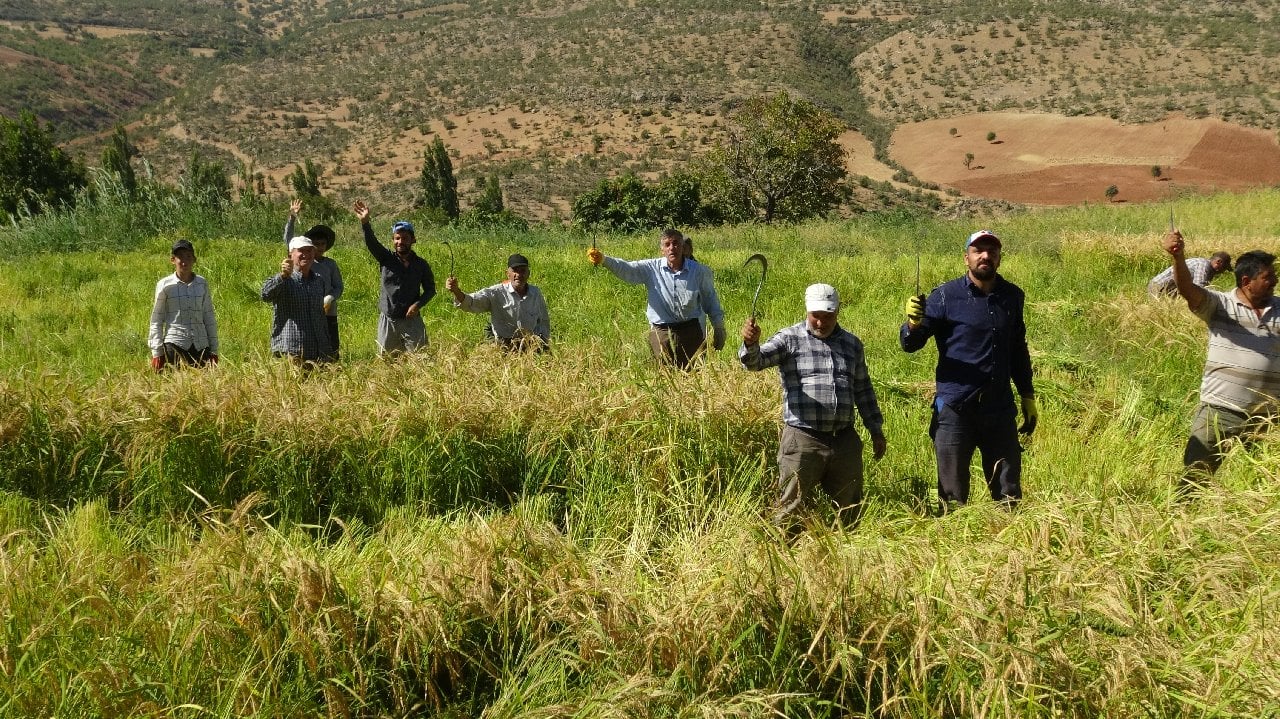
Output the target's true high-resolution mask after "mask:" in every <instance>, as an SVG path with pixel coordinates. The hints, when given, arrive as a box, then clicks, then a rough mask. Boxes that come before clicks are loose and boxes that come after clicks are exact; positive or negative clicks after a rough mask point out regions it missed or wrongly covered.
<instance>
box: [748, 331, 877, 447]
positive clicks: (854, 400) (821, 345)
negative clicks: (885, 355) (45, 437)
mask: <svg viewBox="0 0 1280 719" xmlns="http://www.w3.org/2000/svg"><path fill="white" fill-rule="evenodd" d="M738 361H739V362H741V363H742V366H743V367H745V368H747V369H749V370H752V371H756V370H762V369H765V368H767V367H777V368H778V375H779V379H780V380H781V382H782V421H783V422H784V423H786V424H789V425H791V426H793V427H800V428H803V429H809V430H813V431H815V432H827V433H834V432H839V431H841V430H844V429H848V428H850V427H852V426H853V412H854V409H857V411H858V414H859V415H860V416H861V417H862V424H863V425H864V426H866V428H867V431H868V432H870V433H871V436H873V437H879V436H883V435H884V416H883V415H882V414H881V413H880V404H879V403H878V402H877V401H876V391H875V389H874V388H873V387H872V386H871V375H870V373H869V372H868V371H867V361H866V354H865V352H864V350H863V346H862V340H860V339H858V337H857V336H856V335H854V334H853V333H852V332H849V331H848V330H846V329H844V328H843V327H840V326H838V325H837V326H836V328H835V330H834V331H832V333H831V334H830V335H828V336H827V337H826V338H825V339H824V338H819V337H816V336H814V334H813V333H812V332H810V331H809V327H808V325H807V324H806V323H804V322H801V323H799V324H795V325H792V326H790V327H786V328H783V329H781V330H779V331H778V333H777V334H775V335H774V336H773V337H770V338H769V339H768V340H767V341H765V342H764V343H762V344H759V345H750V346H748V345H746V344H744V345H742V347H741V348H739V350H738Z"/></svg>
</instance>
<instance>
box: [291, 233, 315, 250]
mask: <svg viewBox="0 0 1280 719" xmlns="http://www.w3.org/2000/svg"><path fill="white" fill-rule="evenodd" d="M315 246H316V245H315V243H314V242H312V241H311V238H310V237H306V236H304V235H298V236H297V237H295V238H293V239H292V240H289V251H290V252H293V251H294V250H296V249H299V248H302V247H315Z"/></svg>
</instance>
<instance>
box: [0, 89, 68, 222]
mask: <svg viewBox="0 0 1280 719" xmlns="http://www.w3.org/2000/svg"><path fill="white" fill-rule="evenodd" d="M86 182H87V179H86V173H85V168H84V164H83V163H82V162H80V161H79V160H78V159H76V158H73V157H71V156H70V155H68V154H67V153H65V152H63V151H62V149H61V148H59V147H58V146H57V145H55V144H53V138H52V136H51V134H50V133H49V131H48V130H47V129H45V128H43V127H41V126H40V122H39V120H37V119H36V116H35V115H34V114H32V113H31V112H30V111H28V110H23V111H22V112H21V113H19V115H18V119H17V120H16V121H14V120H10V119H9V118H7V117H0V212H2V213H3V216H4V217H12V216H16V215H17V214H18V208H19V207H21V208H23V210H25V211H26V212H29V213H31V214H35V213H38V212H40V211H41V210H43V209H44V208H46V207H51V206H57V205H63V204H71V203H74V202H75V195H76V190H78V189H80V188H82V187H84V186H85V183H86Z"/></svg>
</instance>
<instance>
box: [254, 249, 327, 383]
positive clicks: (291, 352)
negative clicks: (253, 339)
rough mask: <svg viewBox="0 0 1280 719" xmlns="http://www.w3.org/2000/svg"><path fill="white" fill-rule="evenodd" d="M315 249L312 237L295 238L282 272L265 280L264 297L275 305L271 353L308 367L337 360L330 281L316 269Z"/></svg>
mask: <svg viewBox="0 0 1280 719" xmlns="http://www.w3.org/2000/svg"><path fill="white" fill-rule="evenodd" d="M315 251H316V248H315V245H314V244H313V243H312V242H311V238H309V237H303V236H298V237H295V238H293V239H292V240H290V241H289V256H288V257H286V258H285V259H284V261H283V262H281V263H280V272H279V274H275V275H272V276H271V277H268V278H267V281H266V282H264V283H262V301H263V302H269V303H271V306H272V312H271V353H272V354H274V355H275V356H277V357H289V358H291V359H292V360H293V361H294V362H295V363H297V364H300V365H303V366H304V367H311V366H312V365H314V364H315V363H316V362H331V361H333V345H332V343H331V342H330V339H329V324H328V323H327V322H326V321H325V317H324V298H325V295H327V294H329V283H328V281H327V280H326V279H325V278H324V277H323V276H321V275H319V274H316V272H315V271H314V270H315Z"/></svg>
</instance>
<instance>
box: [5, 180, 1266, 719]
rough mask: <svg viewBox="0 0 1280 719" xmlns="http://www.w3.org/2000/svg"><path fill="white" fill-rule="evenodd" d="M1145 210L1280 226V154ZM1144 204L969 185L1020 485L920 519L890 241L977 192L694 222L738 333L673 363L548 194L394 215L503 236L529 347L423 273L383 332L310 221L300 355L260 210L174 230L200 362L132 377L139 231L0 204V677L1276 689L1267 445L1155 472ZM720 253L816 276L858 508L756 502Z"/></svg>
mask: <svg viewBox="0 0 1280 719" xmlns="http://www.w3.org/2000/svg"><path fill="white" fill-rule="evenodd" d="M1173 209H1174V212H1175V214H1176V216H1177V218H1178V222H1179V225H1180V226H1181V227H1182V229H1183V230H1184V232H1185V234H1186V236H1187V238H1188V247H1189V251H1190V252H1191V253H1193V254H1196V255H1207V254H1208V253H1209V252H1211V251H1213V250H1217V249H1226V250H1228V251H1230V252H1232V253H1233V254H1234V253H1239V252H1241V251H1245V250H1248V249H1253V248H1255V247H1262V248H1264V249H1268V250H1270V251H1274V250H1275V249H1276V246H1275V242H1276V237H1277V236H1280V219H1278V218H1280V212H1278V210H1280V192H1277V191H1264V192H1257V193H1252V194H1247V195H1222V196H1216V197H1209V198H1188V199H1184V200H1179V201H1177V202H1176V203H1175V204H1174V208H1173ZM374 211H375V216H374V222H375V227H376V228H378V230H379V234H380V235H384V236H385V234H386V232H387V229H388V227H389V225H390V222H391V220H392V219H394V218H392V217H386V216H380V215H378V214H377V208H376V207H375V208H374ZM1168 211H1169V207H1168V206H1167V205H1165V206H1130V207H1120V206H1096V207H1087V208H1078V209H1072V210H1060V211H1053V212H1042V213H1031V214H1022V215H1015V216H1011V217H1007V218H1003V219H999V220H992V221H991V222H990V229H992V230H994V231H995V232H996V233H997V234H999V235H1000V236H1001V237H1002V238H1004V240H1005V247H1006V254H1005V261H1004V266H1003V267H1002V273H1003V274H1004V275H1005V276H1006V277H1008V278H1009V279H1011V280H1013V281H1014V282H1017V283H1018V284H1019V285H1021V286H1022V287H1023V288H1024V289H1025V290H1026V291H1027V294H1028V310H1027V311H1028V316H1027V321H1028V325H1029V330H1030V332H1029V335H1030V343H1031V348H1032V355H1033V361H1034V364H1035V370H1036V385H1037V390H1038V392H1039V395H1040V397H1041V407H1042V419H1041V425H1040V429H1038V430H1037V433H1036V435H1035V436H1034V438H1033V439H1031V440H1030V441H1029V442H1028V444H1027V454H1026V459H1025V463H1024V464H1025V471H1024V486H1025V488H1026V493H1027V500H1026V501H1025V502H1024V504H1023V505H1022V506H1021V508H1020V509H1019V510H1018V511H1017V512H1014V513H1008V512H1005V511H1003V510H1000V509H998V508H996V507H994V506H992V505H991V503H990V502H988V501H986V500H983V499H981V498H979V499H978V500H977V501H975V502H974V503H973V504H972V505H971V506H969V507H967V508H965V509H964V510H962V511H960V512H957V513H955V514H952V515H949V516H947V517H946V518H943V519H935V518H932V517H931V516H929V513H928V510H927V506H928V505H930V504H931V503H932V498H931V491H932V484H933V479H932V477H933V461H932V451H931V447H930V446H929V443H928V438H927V436H926V433H925V429H926V425H927V421H928V403H929V399H930V396H931V391H932V371H933V360H934V357H935V356H936V355H935V353H934V351H933V349H932V347H930V348H929V349H927V350H925V351H924V352H922V353H920V354H918V355H907V354H905V353H903V352H901V351H900V350H899V349H898V348H897V344H896V343H897V339H896V338H897V327H898V323H899V321H900V307H901V304H902V300H903V299H904V298H905V297H906V296H907V295H908V294H910V293H912V292H913V291H914V287H913V285H914V280H915V267H916V257H917V253H919V256H920V265H921V274H922V283H923V284H924V285H927V286H933V285H936V284H938V283H940V282H942V281H945V280H947V279H950V278H951V277H954V276H956V275H958V274H959V272H960V270H961V267H962V264H961V243H962V238H963V237H964V236H965V235H967V234H968V233H969V232H970V231H972V230H974V229H977V227H976V226H974V225H973V224H972V223H967V224H958V223H953V222H946V221H941V220H934V219H925V218H921V217H915V216H911V215H892V216H864V217H861V218H859V219H857V220H853V221H850V222H845V223H831V224H819V225H805V226H797V227H790V228H762V227H740V228H723V229H712V230H707V231H705V232H703V233H699V234H697V235H695V240H696V242H697V248H698V255H699V258H700V259H702V260H703V261H704V262H705V263H706V264H708V265H709V266H711V267H712V268H713V269H714V270H715V271H716V280H717V287H718V289H719V292H720V294H721V299H722V301H723V303H724V305H725V308H726V312H727V316H728V324H729V327H730V330H731V332H730V337H731V339H730V348H729V349H726V350H725V351H724V352H723V353H722V354H720V355H719V356H714V357H711V358H710V359H709V361H708V362H707V363H706V366H705V367H704V368H703V369H702V370H700V371H698V372H694V373H691V374H673V373H667V372H664V371H660V370H658V369H656V368H655V367H653V366H652V364H651V363H650V361H649V359H648V356H647V348H646V346H645V344H644V342H643V331H644V320H643V302H644V299H643V292H642V291H640V290H639V289H638V288H633V287H629V286H625V285H623V284H622V283H620V282H618V281H617V280H616V279H614V278H613V277H611V276H610V275H609V274H608V273H607V272H606V271H604V270H602V269H595V270H593V269H592V268H591V267H590V266H589V265H588V264H587V262H586V260H585V258H584V249H585V248H586V247H587V246H588V245H589V243H590V239H591V238H589V237H584V236H581V235H573V234H569V233H567V232H562V231H558V230H557V231H538V232H534V233H530V234H524V235H504V236H493V235H483V234H465V233H458V232H453V231H449V232H443V233H427V232H424V236H423V239H422V241H421V242H420V244H419V246H418V249H419V251H420V253H421V254H422V255H424V256H425V257H427V258H428V260H429V261H431V262H432V264H433V266H434V268H435V269H436V272H437V276H438V278H440V282H441V286H442V285H443V279H442V278H443V277H444V275H445V274H446V273H447V271H448V265H449V259H448V252H447V250H446V248H445V247H444V246H443V245H442V244H440V241H441V240H445V239H447V240H449V241H450V243H451V246H452V247H453V248H454V250H455V252H456V263H457V275H458V276H459V278H460V281H461V282H462V284H463V287H464V289H476V288H478V287H481V286H484V285H486V284H489V283H491V282H493V281H496V280H497V279H498V278H499V276H500V272H501V269H502V267H501V266H502V261H503V259H504V258H505V257H506V255H507V254H509V253H510V252H513V251H521V252H523V253H525V254H527V255H528V256H529V257H530V258H531V260H532V262H533V268H532V269H533V282H534V283H535V284H538V285H540V286H541V287H542V288H543V290H544V291H545V293H546V295H547V298H548V302H549V304H550V307H551V312H552V323H553V331H554V337H555V343H556V344H555V349H554V352H553V353H552V354H551V355H549V356H539V357H520V358H506V357H504V356H502V355H500V354H499V353H497V352H496V351H494V350H492V348H489V347H487V346H483V345H482V344H481V343H480V341H479V338H480V334H481V327H482V325H483V324H484V320H483V318H482V317H480V316H476V315H464V314H462V313H460V312H458V311H456V310H454V309H453V308H452V306H451V305H449V304H448V303H447V302H445V301H444V300H443V299H437V300H435V301H433V302H432V303H431V304H430V305H429V307H428V310H427V311H426V316H427V326H428V333H429V335H430V338H431V348H430V350H429V351H428V352H427V353H425V354H423V355H422V356H421V357H415V358H412V359H409V360H407V361H404V362H399V363H386V362H383V361H380V360H378V359H376V358H375V357H374V352H373V341H372V340H373V333H374V320H375V314H374V309H373V307H374V299H375V295H376V289H377V288H376V270H375V266H374V264H373V262H372V261H371V260H370V259H369V258H368V257H367V255H366V254H365V253H364V250H363V249H362V247H361V246H360V245H359V244H358V242H359V235H358V233H357V228H356V225H355V223H354V222H347V223H340V224H339V225H338V226H337V229H338V235H339V240H338V245H337V247H336V249H335V250H334V252H333V253H332V256H333V257H335V258H336V259H337V260H338V262H339V263H340V264H341V266H342V269H343V273H344V277H345V278H346V282H347V294H346V297H345V298H344V304H343V306H342V320H341V322H342V332H343V338H342V339H343V346H344V362H343V363H342V364H341V365H340V366H338V367H335V368H333V369H331V370H326V371H324V372H321V373H317V374H314V375H311V376H309V377H303V376H301V375H300V374H298V373H297V372H296V371H294V370H293V369H292V368H291V367H289V366H287V365H284V364H281V363H279V362H276V361H274V360H272V359H270V357H269V356H268V352H267V334H268V329H269V322H270V308H269V307H268V306H267V305H266V304H264V303H262V302H261V301H260V300H259V299H258V295H257V293H258V288H259V287H260V285H261V282H262V281H263V280H264V279H265V278H266V277H267V276H268V275H270V274H271V273H272V272H274V271H275V269H276V268H277V267H278V266H279V259H280V257H281V256H282V254H283V247H282V246H281V243H280V241H279V231H280V224H281V222H282V221H283V213H282V212H281V211H280V210H274V211H269V212H268V211H264V212H261V213H258V214H257V215H253V216H250V217H246V216H238V218H228V219H227V220H226V222H225V224H223V225H217V224H216V223H212V222H207V221H195V220H193V221H192V222H193V224H190V225H184V226H183V229H182V230H181V234H184V235H188V236H191V237H194V238H195V239H196V244H197V250H198V253H199V257H200V264H199V265H198V267H197V271H198V272H200V273H201V274H203V275H205V276H206V277H207V278H208V280H209V282H210V283H211V286H212V288H213V292H214V298H215V302H216V304H217V308H218V319H219V324H220V330H221V335H222V342H223V347H222V357H223V361H222V363H221V364H220V365H219V366H218V367H217V368H216V369H213V370H210V371H206V372H175V373H169V374H165V375H163V376H156V375H154V374H151V373H150V372H148V371H146V349H145V337H146V323H147V318H148V314H149V309H150V299H151V291H152V288H153V287H154V283H155V281H156V280H157V279H158V278H159V277H160V276H162V275H163V274H166V272H167V271H169V270H170V268H169V265H168V264H167V255H168V246H169V244H170V243H171V241H172V240H173V239H174V237H175V234H176V233H174V232H171V231H168V230H165V231H163V232H158V233H149V234H141V235H134V236H131V237H126V235H125V233H124V232H123V230H122V229H121V228H125V227H127V226H128V223H126V222H123V221H120V222H112V221H110V218H97V219H96V220H94V221H92V222H90V221H89V220H88V219H86V218H79V219H76V218H70V219H66V220H60V221H57V222H54V221H48V222H46V224H44V225H41V226H40V227H41V228H42V229H43V230H44V232H42V233H36V234H32V233H30V232H28V233H26V234H17V233H15V232H14V231H12V230H9V229H5V230H0V248H2V249H0V251H2V252H3V255H2V256H0V308H3V309H0V367H2V368H3V372H2V373H0V470H2V472H3V474H2V477H0V615H2V616H4V617H5V622H4V625H3V627H4V629H3V631H4V635H3V639H2V640H0V716H14V717H17V716H60V717H82V716H112V717H118V716H174V717H198V716H226V717H233V716H235V717H239V716H261V717H279V716H299V717H301V716H307V717H310V716H320V715H323V716H334V717H383V716H426V715H430V716H445V717H472V716H485V717H516V716H545V717H552V716H557V717H558V716H574V717H594V716H659V717H718V716H743V717H761V716H848V715H855V716H878V717H879V716H885V717H934V716H954V717H968V716H990V717H996V716H999V717H1006V716H1026V717H1042V716H1043V717H1050V716H1073V717H1074V716H1080V717H1094V716H1108V717H1148V716H1157V717H1210V716H1214V717H1235V716H1238V717H1257V716H1271V717H1275V716H1277V710H1276V707H1277V706H1280V669H1278V667H1280V631H1278V630H1277V626H1280V625H1277V617H1276V616H1275V613H1276V609H1277V607H1280V569H1277V568H1278V567H1280V488H1278V487H1280V485H1278V483H1277V480H1280V445H1278V444H1277V443H1276V441H1275V433H1274V432H1273V433H1272V434H1271V435H1270V436H1268V437H1266V438H1264V440H1263V441H1262V442H1261V443H1260V445H1259V446H1257V447H1254V448H1252V449H1249V450H1245V449H1243V448H1241V449H1239V450H1233V452H1232V454H1231V455H1230V457H1229V458H1228V460H1227V462H1226V464H1225V465H1224V467H1223V469H1222V471H1221V472H1220V473H1219V474H1218V476H1217V478H1216V480H1215V482H1214V485H1213V487H1212V488H1211V489H1209V490H1207V491H1206V492H1205V493H1203V494H1202V495H1201V496H1199V497H1198V498H1197V499H1195V500H1194V501H1190V502H1186V503H1179V502H1176V501H1175V500H1174V499H1173V497H1172V494H1171V487H1172V484H1173V481H1174V478H1175V477H1176V475H1177V473H1178V471H1179V469H1180V456H1181V448H1182V444H1183V442H1184V440H1185V435H1186V431H1187V428H1188V424H1189V419H1190V415H1191V411H1192V409H1193V407H1194V403H1195V400H1196V392H1197V389H1198V386H1199V377H1200V371H1201V367H1202V363H1203V359H1204V347H1205V332H1204V329H1203V326H1202V325H1201V324H1199V322H1198V321H1197V320H1195V318H1193V317H1192V316H1191V315H1190V313H1188V312H1187V311H1186V309H1185V307H1184V306H1182V305H1181V304H1179V303H1176V302H1173V301H1154V300H1151V299H1149V298H1147V297H1146V295H1145V292H1144V286H1145V283H1146V280H1147V279H1148V278H1149V277H1150V276H1151V275H1154V274H1155V273H1156V272H1158V271H1159V270H1160V269H1161V268H1162V267H1163V266H1165V264H1166V262H1167V260H1166V258H1165V256H1164V255H1163V254H1162V252H1161V251H1160V249H1159V238H1160V235H1161V233H1162V232H1163V229H1164V228H1165V227H1166V225H1167V220H1168ZM251 220H252V221H251ZM303 221H304V222H305V221H306V218H305V217H304V220H303ZM255 222H256V226H255ZM94 227H101V228H102V229H103V231H102V232H91V231H89V229H87V228H94ZM37 234H38V235H39V236H37ZM596 239H597V241H598V243H599V245H600V247H601V248H602V249H603V250H605V251H606V252H607V253H609V254H615V255H617V256H621V257H626V258H637V257H642V256H652V255H654V254H655V252H656V247H657V236H656V234H655V235H653V236H642V237H625V236H604V235H602V236H598V237H597V238H596ZM50 243H52V244H50ZM49 246H53V247H60V248H61V250H60V251H57V252H44V251H38V249H39V248H40V247H49ZM754 252H763V253H764V254H766V255H767V256H768V257H769V259H770V274H769V278H768V282H767V284H766V285H765V288H764V292H763V293H762V295H761V309H760V314H761V320H760V321H761V324H762V325H763V326H764V329H765V331H766V333H769V332H772V331H774V330H776V329H778V328H780V327H782V326H785V325H788V324H791V323H793V322H796V321H799V320H800V319H801V316H802V300H801V298H802V292H803V288H804V286H805V285H807V284H809V283H811V282H819V281H822V282H831V283H832V284H834V285H836V286H837V287H838V288H839V289H840V291H841V293H842V295H843V296H844V297H845V305H844V308H843V309H842V313H841V323H842V324H843V325H844V326H846V327H848V328H849V329H850V330H852V331H853V332H855V333H856V334H858V335H859V336H860V337H862V338H863V340H864V341H865V342H866V345H867V352H868V362H869V364H870V368H871V373H872V378H873V380H874V383H875V386H876V389H877V391H878V393H879V396H880V402H881V406H882V408H883V410H884V413H885V416H886V432H887V435H888V440H889V452H888V455H887V456H886V457H885V458H884V459H883V460H881V461H880V462H877V463H872V464H869V465H868V495H869V499H868V511H867V514H866V516H865V518H864V520H863V522H862V524H861V525H860V526H859V527H858V528H857V529H856V530H853V531H841V530H837V529H833V528H831V527H830V523H829V519H830V517H829V516H827V515H819V516H817V517H815V522H814V526H813V527H812V528H811V530H810V531H808V532H807V533H806V534H805V535H803V536H802V537H801V539H800V540H799V541H798V542H797V543H796V544H795V545H793V546H788V545H787V544H786V543H784V542H782V541H780V540H779V538H778V537H777V536H776V535H775V534H774V532H773V531H772V530H771V529H770V527H769V525H768V523H767V522H766V521H765V520H764V517H765V516H766V515H767V506H768V502H769V500H770V497H771V494H770V492H771V489H772V486H773V472H774V469H773V455H774V453H775V452H776V445H777V430H778V416H779V406H780V395H779V390H778V386H777V377H776V373H772V372H766V373H759V374H752V373H747V372H745V371H743V370H741V369H740V368H739V367H737V364H736V361H735V359H734V354H733V350H735V349H736V346H737V340H736V334H737V332H736V328H737V327H738V326H739V325H740V324H741V322H742V321H743V319H744V317H745V315H746V313H747V310H748V307H749V305H750V301H751V294H752V292H753V291H754V289H755V282H756V280H757V278H758V275H757V274H756V272H757V270H756V269H755V268H754V267H752V268H749V269H744V268H743V267H742V265H743V261H744V260H745V259H746V257H747V256H749V255H750V254H752V253H754ZM1225 280H1226V278H1220V279H1219V286H1220V287H1225V286H1226V284H1227V283H1226V282H1225Z"/></svg>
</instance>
